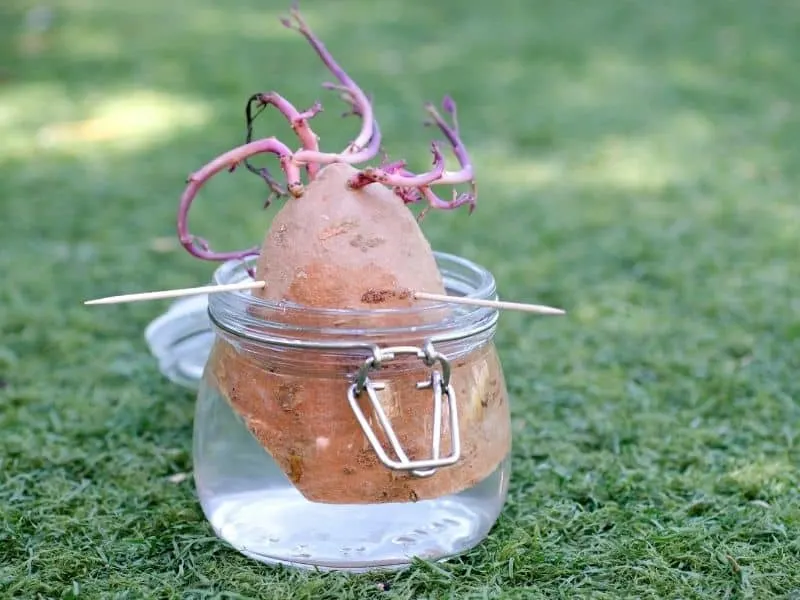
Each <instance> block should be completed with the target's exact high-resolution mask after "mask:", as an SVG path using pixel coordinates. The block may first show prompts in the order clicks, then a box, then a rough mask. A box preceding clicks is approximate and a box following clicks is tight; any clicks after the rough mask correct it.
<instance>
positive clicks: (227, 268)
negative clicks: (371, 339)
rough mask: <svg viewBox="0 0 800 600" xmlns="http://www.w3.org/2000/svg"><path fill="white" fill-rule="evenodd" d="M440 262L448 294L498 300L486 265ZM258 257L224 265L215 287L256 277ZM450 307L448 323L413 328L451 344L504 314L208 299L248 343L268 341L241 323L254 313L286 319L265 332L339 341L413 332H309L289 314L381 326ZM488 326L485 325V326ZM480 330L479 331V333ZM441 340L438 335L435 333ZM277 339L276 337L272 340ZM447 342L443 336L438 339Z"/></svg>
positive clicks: (454, 307) (419, 305) (213, 312)
mask: <svg viewBox="0 0 800 600" xmlns="http://www.w3.org/2000/svg"><path fill="white" fill-rule="evenodd" d="M433 254H434V258H435V260H436V263H437V265H438V267H439V270H440V272H441V273H442V277H443V280H444V284H445V288H446V290H447V293H448V294H450V295H456V296H462V297H466V298H471V299H478V300H494V299H496V281H495V278H494V275H493V274H492V273H491V272H490V271H489V270H488V269H486V268H485V267H484V266H482V265H479V264H478V263H475V262H473V261H471V260H469V259H467V258H464V257H462V256H458V255H455V254H450V253H446V252H438V251H434V252H433ZM257 258H258V257H247V258H245V259H241V260H232V261H227V262H225V263H223V264H221V265H220V266H219V267H218V268H217V269H216V270H215V271H214V274H213V283H214V284H217V285H224V284H232V283H239V282H244V281H247V280H248V279H251V275H250V273H251V272H252V269H254V268H255V262H256V261H257ZM443 308H448V309H449V310H447V311H446V313H445V314H447V315H448V316H447V317H445V318H444V319H427V320H425V324H423V325H419V326H416V327H414V328H413V330H414V331H415V332H418V333H426V332H427V333H431V334H434V332H437V331H438V332H447V334H449V335H445V337H446V338H448V339H453V337H452V335H453V333H454V331H453V330H461V329H466V330H470V331H471V333H476V332H477V331H479V330H483V329H484V328H485V327H491V326H492V325H493V324H494V323H495V322H496V320H497V316H498V311H497V309H495V308H492V307H486V306H475V305H467V304H461V303H458V304H456V303H448V302H441V301H429V300H419V301H416V302H415V305H414V306H412V307H403V308H375V309H340V308H318V307H308V306H305V305H301V304H297V303H294V302H291V301H274V300H268V299H264V298H260V297H258V296H255V295H254V294H252V293H251V292H250V291H249V290H234V291H225V292H219V293H215V294H210V295H209V299H208V312H209V316H210V317H211V320H212V322H214V323H215V324H216V325H217V326H219V327H222V328H223V329H225V330H227V331H229V332H231V333H234V334H236V335H241V336H244V337H248V338H251V339H252V338H254V337H255V338H256V339H257V338H262V337H263V335H256V336H253V335H249V334H248V332H247V331H246V330H247V329H250V328H249V327H247V323H241V322H237V321H241V320H242V319H243V318H244V317H245V315H246V316H247V317H246V319H245V320H252V319H253V315H254V314H259V315H268V314H269V313H270V312H273V313H274V314H276V315H278V314H279V315H281V317H282V318H281V319H280V322H274V321H270V320H268V319H264V318H261V319H257V321H258V324H259V325H260V326H261V327H259V329H260V330H261V331H262V332H263V329H262V328H263V326H265V325H266V326H268V327H270V329H271V330H272V332H273V333H277V334H279V335H282V336H287V335H289V336H290V335H291V334H292V333H296V332H299V331H302V332H306V333H307V332H309V331H313V332H314V333H317V334H319V335H321V336H325V335H335V336H337V337H360V336H363V335H364V334H369V335H380V334H386V335H391V334H393V333H399V332H407V331H409V328H408V327H394V328H393V327H386V326H377V327H372V326H367V327H364V326H363V324H361V325H359V327H358V328H348V327H341V326H337V327H334V326H331V327H326V326H320V327H316V326H315V327H309V326H306V325H292V324H291V323H290V322H291V319H286V315H289V314H291V313H292V312H298V313H299V312H302V314H303V316H304V317H305V318H308V317H312V318H315V319H318V320H319V321H322V322H326V321H328V320H330V322H331V323H334V322H335V321H336V320H337V319H342V318H347V319H352V318H356V319H360V318H363V319H369V320H371V319H375V320H376V321H377V322H380V320H381V317H386V316H406V315H407V316H415V317H423V316H424V315H429V314H440V313H437V312H436V311H441V310H442V309H443ZM480 325H483V326H480ZM476 326H478V327H477V330H476ZM434 335H435V334H434ZM269 337H271V336H269ZM436 337H441V336H436Z"/></svg>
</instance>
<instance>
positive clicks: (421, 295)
mask: <svg viewBox="0 0 800 600" xmlns="http://www.w3.org/2000/svg"><path fill="white" fill-rule="evenodd" d="M264 286H266V282H264V281H243V282H241V283H227V284H222V285H205V286H200V287H192V288H179V289H174V290H160V291H157V292H139V293H137V294H123V295H121V296H108V297H106V298H96V299H95V300H87V301H86V302H84V304H122V303H125V302H139V301H142V300H159V299H163V298H178V297H181V296H193V295H199V294H215V293H219V292H235V291H242V290H255V289H259V288H263V287H264ZM412 295H413V296H414V298H415V299H417V300H433V301H435V302H447V303H452V304H468V305H472V306H486V307H489V308H497V309H502V310H519V311H523V312H530V313H536V314H540V315H564V314H566V311H564V310H561V309H560V308H553V307H552V306H542V305H540V304H524V303H522V302H505V301H502V300H482V299H479V298H466V297H463V296H448V295H446V294H431V293H429V292H412Z"/></svg>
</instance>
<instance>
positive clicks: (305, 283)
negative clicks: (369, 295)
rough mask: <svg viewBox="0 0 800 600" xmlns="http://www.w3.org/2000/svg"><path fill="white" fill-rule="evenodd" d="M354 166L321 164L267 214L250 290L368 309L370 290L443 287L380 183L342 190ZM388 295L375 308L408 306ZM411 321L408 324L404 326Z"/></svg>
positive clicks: (421, 243)
mask: <svg viewBox="0 0 800 600" xmlns="http://www.w3.org/2000/svg"><path fill="white" fill-rule="evenodd" d="M356 173H358V170H357V169H355V168H353V167H351V166H350V165H347V164H344V163H335V164H332V165H328V166H326V167H325V168H323V169H322V170H320V172H319V174H318V175H317V178H316V179H315V180H314V181H313V182H312V183H311V184H310V185H309V186H308V187H307V188H306V192H305V193H304V194H303V196H302V197H301V198H296V199H291V200H289V201H287V202H286V204H285V205H284V206H283V208H282V209H281V210H280V212H278V214H276V215H275V218H274V219H273V222H272V225H271V226H270V229H269V231H268V232H267V235H266V237H265V239H264V241H263V243H262V247H261V254H260V256H259V260H258V262H257V265H256V277H257V278H258V279H259V280H263V281H266V283H267V285H266V286H265V287H264V288H263V289H260V290H258V292H257V293H258V294H259V295H260V296H261V297H262V298H265V299H269V300H276V301H277V300H289V301H292V302H296V303H298V304H303V305H306V306H310V307H318V308H342V309H362V310H363V309H370V308H375V305H374V304H371V303H370V302H367V301H365V298H364V295H365V293H366V292H367V291H368V290H370V289H400V288H405V289H412V290H424V291H426V292H433V293H439V294H443V293H445V289H444V283H443V281H442V276H441V274H440V273H439V269H438V267H437V265H436V260H435V258H434V255H433V251H432V249H431V246H430V244H429V243H428V240H427V239H426V238H425V236H424V235H423V233H422V230H421V229H420V227H419V225H418V223H417V221H416V219H415V217H414V214H413V213H412V212H411V211H410V210H408V208H407V207H406V206H405V205H404V204H403V201H402V200H401V199H400V198H398V197H397V196H396V195H395V194H394V193H392V191H391V190H390V189H388V188H386V187H385V186H383V185H381V184H376V183H373V184H370V185H368V186H366V187H364V188H362V189H360V190H350V189H348V187H347V180H348V179H349V178H350V177H351V176H353V175H355V174H356ZM412 302H413V299H412V298H410V297H405V298H404V297H402V296H400V295H394V296H393V297H392V296H389V297H387V298H385V299H384V301H383V302H382V303H381V305H380V308H399V307H410V306H411V305H412ZM412 324H413V323H409V325H412Z"/></svg>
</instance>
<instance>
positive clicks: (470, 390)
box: [178, 6, 510, 502]
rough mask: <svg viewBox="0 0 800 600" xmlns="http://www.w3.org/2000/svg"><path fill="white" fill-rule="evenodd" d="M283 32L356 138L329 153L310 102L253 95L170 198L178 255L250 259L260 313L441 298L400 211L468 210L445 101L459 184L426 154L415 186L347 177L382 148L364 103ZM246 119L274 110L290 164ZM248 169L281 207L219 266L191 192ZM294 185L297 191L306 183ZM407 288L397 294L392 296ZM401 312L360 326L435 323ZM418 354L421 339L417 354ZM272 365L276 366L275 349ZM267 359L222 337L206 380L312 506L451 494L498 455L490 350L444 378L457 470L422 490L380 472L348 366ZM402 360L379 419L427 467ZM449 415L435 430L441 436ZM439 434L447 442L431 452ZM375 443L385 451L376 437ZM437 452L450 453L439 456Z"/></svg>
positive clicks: (417, 368)
mask: <svg viewBox="0 0 800 600" xmlns="http://www.w3.org/2000/svg"><path fill="white" fill-rule="evenodd" d="M284 24H285V25H286V26H288V27H292V28H294V29H296V30H297V31H299V32H300V33H301V34H302V35H303V36H304V37H305V38H306V39H307V40H308V42H309V43H310V44H311V46H312V47H313V48H314V49H315V50H316V52H317V54H318V55H319V57H320V58H321V59H322V61H323V63H324V64H325V65H326V66H327V68H328V69H329V70H330V71H331V73H332V74H333V75H334V76H335V77H336V79H337V80H338V83H335V84H326V85H325V87H327V88H329V89H334V90H336V91H338V92H339V93H340V95H341V96H342V98H343V99H344V100H345V101H346V102H347V103H348V104H349V105H350V108H351V112H352V114H354V115H356V116H358V117H360V119H361V129H360V131H359V134H358V136H357V137H356V139H355V140H354V141H353V142H352V143H351V144H349V145H348V147H347V148H345V149H344V150H343V151H342V152H339V153H327V152H324V151H322V150H321V149H320V147H319V140H318V138H317V136H316V135H315V134H314V132H313V131H312V130H311V128H310V126H309V121H310V120H311V119H312V118H313V117H314V116H315V115H317V114H318V113H319V112H320V110H321V105H320V104H319V103H316V104H315V105H314V106H313V107H312V108H310V109H309V110H306V111H303V112H300V111H298V110H297V109H296V108H295V107H293V106H292V105H291V103H290V102H289V101H288V100H286V99H285V98H283V97H282V96H280V95H279V94H278V93H277V92H269V93H261V94H255V95H253V96H252V97H251V98H250V101H249V102H248V105H247V117H248V132H249V133H248V139H247V143H245V144H244V145H243V146H240V147H239V148H236V149H233V150H231V151H229V152H227V153H225V154H223V155H222V156H220V157H218V158H216V159H214V160H213V161H211V162H210V163H209V164H208V165H206V166H205V167H203V168H202V169H200V170H199V171H197V172H196V173H194V174H192V175H191V176H190V177H189V181H188V185H187V188H186V191H185V192H184V195H183V197H182V199H181V204H180V209H179V216H178V233H179V236H180V240H181V243H182V244H183V245H184V246H185V248H186V249H187V250H188V251H189V252H190V253H192V254H193V255H194V256H197V257H198V258H201V259H206V260H231V259H238V258H242V257H246V256H252V255H258V260H257V263H256V268H255V272H254V273H253V275H254V276H255V277H256V278H258V279H259V280H263V281H265V282H266V285H265V286H264V288H262V289H259V290H257V291H254V292H253V293H254V294H256V295H259V296H261V297H262V298H264V299H267V300H273V301H289V302H291V303H293V304H296V305H301V306H305V307H308V308H309V309H318V308H324V309H340V310H344V311H347V310H350V311H353V310H356V311H359V312H358V314H364V313H363V311H364V310H365V309H366V310H369V309H373V308H376V307H377V308H381V309H386V308H408V307H411V306H412V305H413V304H414V302H415V300H414V298H413V294H410V293H408V290H419V291H426V292H436V293H445V289H444V284H443V281H442V276H441V274H440V272H439V270H438V268H437V264H436V261H435V259H434V254H433V251H432V249H431V246H430V244H429V243H428V240H427V239H426V238H425V236H424V234H423V232H422V230H421V229H420V226H419V224H418V222H417V219H416V218H415V217H414V215H413V213H412V212H411V211H410V210H409V209H408V206H407V205H408V204H412V203H416V202H421V201H426V202H427V203H428V205H429V206H428V207H427V208H426V210H427V209H429V208H434V209H453V208H456V207H458V206H464V205H466V206H468V207H469V209H470V212H471V211H472V210H473V209H474V207H475V202H476V194H475V186H474V181H473V167H472V163H471V161H470V157H469V155H468V153H467V151H466V149H465V147H464V145H463V143H462V141H461V138H460V135H459V131H458V125H457V120H456V107H455V103H454V102H453V101H452V100H451V99H450V98H445V100H444V101H443V102H442V107H443V109H444V111H445V112H446V113H447V114H449V115H450V116H451V118H452V124H448V123H447V122H446V121H445V120H444V118H443V117H442V116H441V115H440V113H439V112H438V111H437V110H436V109H435V108H434V107H433V106H431V105H428V106H426V109H427V112H428V114H429V115H430V116H431V119H432V124H434V125H436V126H437V127H438V129H439V130H440V131H441V132H442V133H443V134H444V136H445V138H446V139H447V141H448V143H449V144H450V145H451V147H452V149H453V152H454V154H455V156H456V158H457V160H458V161H459V168H458V169H457V170H453V171H448V170H446V169H445V164H444V163H445V161H444V158H443V156H442V154H441V152H440V149H439V146H438V144H437V143H434V144H432V147H431V150H432V155H433V166H432V168H431V170H430V171H428V172H425V173H421V174H415V173H412V172H410V171H408V170H407V169H406V165H405V163H404V162H403V161H397V162H382V163H380V164H378V165H377V166H367V167H364V168H359V167H357V166H356V165H359V164H361V163H366V162H368V161H371V160H372V159H374V158H375V157H376V156H377V155H378V153H379V150H380V147H381V134H380V130H379V128H378V123H377V121H376V119H375V116H374V114H373V109H372V105H371V103H370V101H369V99H368V98H367V96H366V94H365V93H364V92H363V91H362V90H361V88H359V86H358V85H356V83H355V82H354V81H353V80H352V79H351V78H350V77H349V76H348V75H347V74H346V73H345V71H344V70H343V69H342V68H341V67H340V66H339V65H338V64H337V63H336V61H334V59H333V58H332V56H331V55H330V53H329V52H328V51H327V49H326V48H325V47H324V46H323V45H322V43H321V42H320V41H319V40H318V39H317V38H316V37H315V35H314V34H313V33H312V32H311V30H310V29H309V27H308V26H307V25H306V23H305V22H304V21H303V19H302V18H301V16H300V14H299V12H298V10H297V7H296V6H295V7H293V9H292V11H291V20H289V19H287V20H285V21H284ZM253 105H255V106H256V109H262V108H263V107H266V106H269V105H271V106H274V107H276V108H277V109H278V110H279V111H280V112H281V113H282V114H283V115H284V116H285V117H286V118H287V120H288V121H289V123H290V124H291V126H292V128H293V130H294V132H295V133H296V134H297V136H298V138H299V140H300V143H301V144H302V148H301V149H300V150H298V151H296V152H293V151H291V150H290V149H289V147H288V146H287V145H286V144H284V143H283V142H281V141H279V140H278V139H277V138H274V137H269V138H264V139H259V140H255V141H253V140H252V118H253V116H252V115H253ZM260 153H272V154H274V155H276V156H277V157H278V158H279V160H280V165H281V169H282V171H283V173H284V175H285V184H281V183H280V182H279V181H278V179H276V178H275V177H273V176H272V174H270V173H269V172H268V171H267V170H266V169H256V168H254V167H252V165H251V164H250V162H249V159H250V158H251V157H253V156H254V155H256V154H260ZM242 163H244V164H245V165H246V166H247V167H248V168H249V169H250V170H251V171H253V172H255V173H257V174H259V175H260V176H261V177H263V178H264V180H265V181H266V182H267V184H268V186H269V188H270V190H271V191H272V192H273V194H276V195H279V196H284V195H285V196H288V200H287V201H286V202H285V204H284V205H283V207H282V208H281V210H280V211H279V212H278V213H277V214H276V215H275V217H274V219H273V221H272V224H271V225H270V228H269V230H268V232H267V234H266V236H265V237H264V239H263V241H262V243H261V245H260V246H258V247H253V248H250V249H247V250H244V251H239V252H227V253H216V252H213V251H212V250H211V249H210V247H209V245H208V243H207V242H205V241H204V240H202V239H200V238H197V237H195V236H193V235H191V234H190V233H189V232H188V229H187V226H186V222H187V214H188V210H189V207H190V205H191V203H192V201H193V199H194V197H195V196H196V194H197V192H198V190H199V189H200V188H201V187H202V185H203V184H204V183H205V182H206V181H207V180H208V179H209V178H210V177H212V176H213V175H215V174H216V173H219V172H221V171H222V170H233V169H234V168H235V167H236V166H237V165H239V164H242ZM303 174H305V179H306V181H303ZM460 183H467V184H470V185H471V191H470V192H467V193H463V194H460V195H458V194H456V193H454V194H453V198H452V200H450V201H446V200H443V199H441V198H440V197H439V196H437V195H436V194H435V193H434V192H433V186H437V185H446V184H449V185H455V184H460ZM403 290H405V292H404V291H403ZM308 313H309V315H308V316H304V315H303V314H302V313H296V312H293V313H291V317H287V318H291V319H292V320H293V322H292V324H293V325H302V326H306V327H309V326H320V325H323V324H324V325H326V326H328V327H331V326H333V327H337V326H340V327H351V328H352V327H354V326H358V323H357V321H356V320H354V319H356V317H353V319H349V318H348V317H347V315H348V314H349V313H347V312H345V313H341V316H340V317H339V318H338V320H337V322H335V323H321V322H313V319H314V317H312V316H310V315H313V314H315V313H314V311H313V310H310V311H308ZM421 315H422V313H420V312H410V311H405V312H403V313H402V314H400V315H397V314H394V315H392V314H387V315H385V316H382V317H381V319H380V320H379V321H380V322H379V323H375V322H374V320H373V321H372V322H371V325H372V326H375V325H380V326H384V327H388V326H391V327H406V328H413V327H415V326H418V325H420V324H421V323H422V320H423V319H428V320H430V319H434V318H441V317H442V314H441V313H438V315H437V314H436V313H434V314H429V313H425V316H424V317H423V316H421ZM421 342H422V340H419V343H421ZM281 352H282V353H283V354H282V357H283V359H284V363H285V362H287V361H286V360H285V359H286V356H287V353H288V354H291V352H292V351H291V350H285V349H284V350H281ZM267 354H268V352H266V353H262V355H258V353H252V352H243V351H242V350H241V348H239V347H238V346H237V345H235V344H232V343H231V342H230V341H229V340H225V339H218V340H217V341H216V343H215V345H214V349H213V351H212V356H211V358H210V360H209V369H208V374H207V376H209V377H213V378H214V379H215V380H216V384H217V385H218V387H219V388H220V389H221V390H222V393H223V395H224V396H225V397H226V399H227V400H228V402H229V403H230V404H231V406H232V407H233V408H234V410H236V412H237V413H238V414H240V415H241V416H242V417H243V419H244V421H245V422H246V423H247V425H248V427H249V429H250V431H251V432H252V433H253V435H254V436H255V437H256V438H257V439H258V440H259V442H260V443H261V444H262V446H263V447H264V448H265V450H267V451H268V452H269V453H270V454H271V456H272V457H273V458H274V460H275V461H276V462H277V463H278V464H279V465H280V466H281V467H282V468H283V470H284V472H285V473H286V474H287V476H288V477H289V478H290V480H291V481H292V482H293V483H294V484H295V485H296V486H297V488H298V489H299V490H300V491H301V492H302V493H303V494H304V495H305V496H306V497H307V498H309V499H311V500H315V501H320V502H388V501H413V500H417V499H422V498H431V497H437V496H442V495H445V494H449V493H454V492H458V491H461V490H463V489H465V488H467V487H469V486H471V485H474V484H475V483H477V482H478V481H480V480H481V479H482V478H484V477H486V476H487V475H489V474H490V473H491V472H492V471H493V470H494V469H495V468H496V467H497V466H498V464H499V463H500V462H501V460H502V459H503V457H504V456H505V455H506V453H507V452H508V449H509V445H510V441H509V440H510V434H509V431H508V406H507V402H506V398H505V384H504V382H503V378H502V371H501V369H500V365H499V362H498V360H497V357H496V354H495V351H494V348H493V346H492V345H491V344H490V343H489V344H484V345H482V346H479V347H477V348H475V349H474V350H473V351H472V352H471V353H468V354H467V355H464V356H460V357H459V358H458V360H457V361H456V362H455V363H454V364H453V371H452V383H453V387H454V389H455V390H456V391H457V398H458V406H459V417H460V418H459V430H460V433H461V439H462V459H461V460H460V461H459V462H458V463H457V464H455V465H454V466H449V467H446V468H443V469H440V470H439V471H438V472H437V473H436V474H435V475H433V476H431V477H427V478H418V477H415V476H414V475H413V474H409V473H407V472H403V473H398V472H394V471H391V470H390V469H388V468H387V467H385V466H384V465H383V464H382V463H380V462H379V460H378V458H377V456H376V455H375V453H374V452H373V450H372V449H371V447H370V445H369V443H368V441H367V440H366V438H365V437H364V434H363V432H362V430H361V428H360V426H359V424H358V422H357V420H356V418H355V416H354V414H353V412H352V410H351V408H350V406H349V404H348V402H347V388H348V386H349V385H350V381H349V380H348V379H347V378H345V377H343V376H342V375H341V374H342V373H352V372H353V371H354V370H356V369H357V368H358V367H359V363H358V362H352V358H351V359H349V360H350V362H349V363H347V364H336V362H335V361H333V362H331V363H323V366H325V365H327V368H328V371H327V372H325V371H324V369H323V372H317V373H315V374H309V373H306V372H302V370H301V372H292V370H291V369H285V370H283V371H281V370H278V369H276V368H274V366H270V358H269V356H267ZM413 360H414V359H412V361H411V362H409V361H406V364H405V367H403V368H400V369H399V370H398V372H397V373H395V374H394V375H393V376H392V377H391V378H389V379H388V380H387V381H388V383H387V385H386V388H385V389H383V390H382V391H381V392H380V401H381V405H382V406H383V407H384V410H385V411H386V413H387V414H388V415H389V417H390V418H391V420H392V423H393V426H394V428H395V430H396V432H397V434H398V437H399V439H400V440H401V442H402V445H403V446H404V448H405V449H406V451H407V452H408V453H409V454H410V457H411V458H428V456H429V454H430V446H431V440H432V437H433V424H432V419H431V412H432V402H433V398H432V393H431V390H430V389H419V388H418V385H417V384H418V383H419V382H420V381H424V380H425V379H426V377H428V378H429V377H430V367H429V366H426V365H425V364H423V363H422V362H420V361H419V360H418V359H416V360H417V363H416V364H412V363H413ZM447 418H448V416H447V411H446V410H445V415H444V422H445V423H447ZM451 433H452V432H451V431H449V428H448V427H445V428H444V430H443V439H442V448H443V449H446V448H448V444H449V443H450V441H451ZM383 440H384V441H385V438H383ZM445 451H446V450H445Z"/></svg>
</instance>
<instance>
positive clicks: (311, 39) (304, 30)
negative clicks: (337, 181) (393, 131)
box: [282, 0, 378, 154]
mask: <svg viewBox="0 0 800 600" xmlns="http://www.w3.org/2000/svg"><path fill="white" fill-rule="evenodd" d="M289 14H290V16H291V18H292V19H293V20H294V23H295V24H294V26H293V25H292V22H291V21H290V20H289V19H283V20H282V22H283V24H284V26H286V27H288V28H290V29H296V30H297V31H299V32H300V33H301V34H302V35H303V37H305V38H306V40H308V43H309V44H311V47H312V48H314V50H315V51H316V52H317V55H318V56H319V58H320V60H322V62H323V63H324V64H325V66H326V67H327V68H328V70H329V71H330V72H331V73H332V74H333V76H334V77H336V79H338V80H339V82H340V83H341V84H342V87H343V88H344V90H345V91H346V93H347V94H349V95H350V97H351V99H352V103H353V105H354V107H355V108H356V110H357V111H358V113H357V114H359V115H360V116H361V131H360V132H359V134H358V137H356V139H355V140H353V142H352V143H351V144H350V145H349V146H348V147H347V148H346V149H345V150H344V151H343V152H342V154H351V153H355V154H357V153H359V152H361V151H362V150H363V149H364V148H366V147H367V146H368V145H369V143H370V141H372V138H373V137H375V136H376V135H378V132H377V131H375V130H374V121H375V118H374V116H373V111H372V103H371V102H370V101H369V98H367V95H366V94H365V93H364V92H363V91H362V90H361V88H360V87H359V86H358V84H356V82H355V81H353V80H352V79H351V78H350V76H349V75H348V74H347V73H346V72H345V70H344V69H342V67H340V66H339V63H337V62H336V60H335V59H334V58H333V56H332V55H331V53H330V52H329V51H328V49H327V48H326V47H325V45H324V44H323V43H322V40H320V39H319V38H318V37H317V36H316V35H314V32H313V31H311V28H310V27H309V26H308V24H307V23H306V22H305V20H304V19H303V17H302V16H301V15H300V10H299V7H298V5H297V1H296V0H295V2H294V3H293V4H292V8H291V10H290V11H289Z"/></svg>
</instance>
